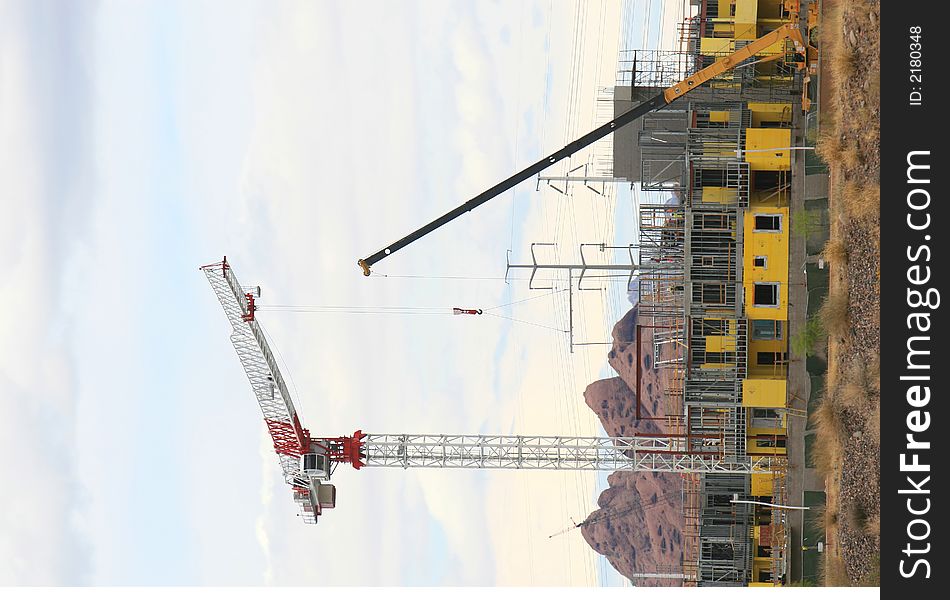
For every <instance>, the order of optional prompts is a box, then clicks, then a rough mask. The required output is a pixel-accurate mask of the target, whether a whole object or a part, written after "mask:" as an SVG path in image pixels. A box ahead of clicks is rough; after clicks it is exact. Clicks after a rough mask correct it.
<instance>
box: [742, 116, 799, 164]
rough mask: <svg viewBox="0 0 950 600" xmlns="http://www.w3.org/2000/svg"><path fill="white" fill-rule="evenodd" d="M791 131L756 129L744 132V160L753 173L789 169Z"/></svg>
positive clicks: (752, 128) (751, 128)
mask: <svg viewBox="0 0 950 600" xmlns="http://www.w3.org/2000/svg"><path fill="white" fill-rule="evenodd" d="M791 145H792V131H791V130H790V129H757V128H754V127H750V128H749V129H746V131H745V150H746V151H745V153H744V155H745V159H746V161H747V162H748V163H749V168H750V169H752V170H753V171H788V170H789V169H790V168H791V164H792V163H791V151H790V150H789V149H788V148H789V147H790V146H791Z"/></svg>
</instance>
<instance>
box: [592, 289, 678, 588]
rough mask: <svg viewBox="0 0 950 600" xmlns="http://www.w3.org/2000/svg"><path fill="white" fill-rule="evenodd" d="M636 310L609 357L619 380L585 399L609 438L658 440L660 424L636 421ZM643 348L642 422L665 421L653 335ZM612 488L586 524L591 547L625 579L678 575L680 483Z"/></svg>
mask: <svg viewBox="0 0 950 600" xmlns="http://www.w3.org/2000/svg"><path fill="white" fill-rule="evenodd" d="M636 323H637V309H636V308H633V309H631V310H630V311H629V312H628V313H627V314H626V315H625V316H624V317H623V318H622V319H621V320H620V321H618V322H617V324H616V325H615V326H614V330H613V340H614V343H613V348H612V349H611V351H610V353H609V354H608V359H609V363H610V366H611V367H613V369H614V370H615V371H616V372H617V374H618V376H617V377H611V378H610V379H602V380H600V381H595V382H594V383H592V384H590V385H589V386H588V387H587V390H586V391H585V392H584V399H585V401H586V402H587V405H588V406H589V407H590V408H591V410H593V411H594V412H595V413H597V416H598V417H599V418H600V422H601V423H602V424H603V426H604V429H605V430H606V431H607V433H608V435H611V436H623V435H631V434H632V433H633V432H634V431H636V432H638V433H659V432H661V431H662V430H663V429H662V424H663V423H662V421H650V420H645V419H641V420H639V421H638V420H637V419H636V392H635V390H636V385H637V379H636V376H637V368H636V367H637V366H636V364H635V362H636V344H635V343H634V337H635V335H636ZM643 336H644V339H643V344H642V345H641V360H642V361H643V371H642V373H641V392H642V394H643V396H644V397H643V399H642V400H643V403H642V405H641V416H642V417H651V416H655V415H657V414H663V413H662V411H663V404H662V400H661V397H662V390H661V382H660V378H659V377H658V375H659V371H658V370H657V369H656V368H655V365H654V364H653V359H654V357H653V356H652V354H651V352H650V351H649V349H650V348H651V347H652V344H651V343H650V340H651V339H652V330H650V329H644V330H643ZM607 482H608V483H609V485H610V487H608V488H607V489H606V490H604V491H603V492H602V493H601V495H600V498H598V500H597V504H598V506H600V508H599V509H597V510H595V511H594V512H593V513H591V514H590V516H589V517H588V518H587V519H586V520H585V521H584V524H583V525H582V526H581V532H582V533H583V535H584V539H585V540H587V543H588V544H590V546H591V548H593V549H594V551H596V552H598V553H599V554H602V555H604V556H605V557H606V558H607V560H608V561H610V564H611V565H613V566H614V568H615V569H617V571H619V572H620V573H621V574H622V575H624V576H625V577H631V576H632V575H633V574H634V573H651V572H670V571H672V572H681V566H680V565H681V561H682V558H683V539H682V529H683V509H682V500H681V494H680V491H681V489H682V482H681V480H680V478H679V476H677V475H673V474H669V473H633V472H616V473H612V474H611V475H610V477H608V478H607ZM636 583H637V585H648V586H662V585H680V582H679V581H677V580H663V579H637V580H636Z"/></svg>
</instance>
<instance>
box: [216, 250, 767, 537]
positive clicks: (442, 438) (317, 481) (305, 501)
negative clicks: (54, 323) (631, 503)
mask: <svg viewBox="0 0 950 600" xmlns="http://www.w3.org/2000/svg"><path fill="white" fill-rule="evenodd" d="M201 271H202V272H203V273H204V274H205V276H206V277H207V279H208V281H209V283H210V284H211V288H212V289H213V290H214V292H215V295H216V296H217V298H218V301H219V302H220V303H221V306H222V307H223V308H224V312H225V315H226V316H227V317H228V322H229V323H230V325H231V343H232V345H233V346H234V349H235V351H236V352H237V355H238V358H239V359H240V361H241V365H242V366H243V367H244V371H245V373H246V374H247V378H248V381H249V382H250V384H251V388H252V389H253V391H254V395H255V397H256V398H257V402H258V404H259V405H260V407H261V412H262V413H263V415H264V423H265V425H266V426H267V430H268V432H269V433H270V436H271V439H272V440H273V444H274V450H275V452H276V453H277V458H278V460H279V462H280V466H281V469H282V470H283V473H284V479H285V481H286V483H288V484H289V485H290V486H291V488H292V491H293V498H294V501H295V502H296V503H297V505H298V507H299V509H300V514H301V516H302V517H303V519H304V521H306V522H308V523H316V522H317V517H318V516H319V515H321V514H322V512H323V510H324V509H327V508H333V507H334V506H335V505H336V487H335V486H334V485H333V484H331V483H329V482H330V477H331V475H332V474H333V472H334V470H335V468H336V467H337V466H338V465H339V464H342V463H349V464H350V465H352V466H353V467H354V468H355V469H357V470H359V469H362V468H364V467H397V468H402V469H409V468H441V469H525V470H553V471H564V470H588V471H654V472H670V473H753V472H771V471H773V470H774V469H775V468H776V467H778V466H779V462H778V461H780V460H781V459H776V458H772V457H769V456H741V457H736V456H727V455H724V454H723V453H722V450H721V449H722V448H724V447H725V445H724V444H723V443H722V440H721V439H720V438H718V437H717V436H715V435H710V434H706V435H689V434H681V435H664V434H660V435H634V436H628V437H571V436H525V435H432V434H371V433H363V432H362V431H360V430H357V431H356V432H354V433H353V434H352V435H344V436H336V437H326V436H314V435H311V433H310V431H309V430H307V429H305V428H304V427H303V426H302V425H301V422H300V418H299V417H298V415H297V410H296V408H295V407H294V403H293V400H292V398H291V395H290V392H289V390H288V389H287V385H286V383H285V382H284V378H283V376H282V375H281V373H280V369H279V368H278V366H277V362H276V361H275V360H274V355H273V352H272V351H271V349H270V345H269V344H268V342H267V338H266V336H265V335H264V331H263V329H261V326H260V324H259V323H258V322H257V315H256V299H257V298H259V297H260V288H245V287H242V286H241V284H240V283H239V282H238V279H237V277H236V276H235V274H234V270H233V269H232V268H231V265H230V264H229V263H228V260H227V257H225V258H224V259H223V260H222V261H220V262H216V263H212V264H208V265H205V266H203V267H201Z"/></svg>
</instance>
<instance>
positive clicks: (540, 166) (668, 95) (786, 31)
mask: <svg viewBox="0 0 950 600" xmlns="http://www.w3.org/2000/svg"><path fill="white" fill-rule="evenodd" d="M795 21H797V19H793V22H792V23H788V24H785V25H783V26H781V27H779V28H778V29H776V30H774V31H771V32H769V33H767V34H765V35H763V36H762V37H760V38H758V39H757V40H754V41H752V42H750V43H749V44H747V45H746V46H743V47H742V48H740V49H738V50H736V51H735V52H733V53H732V54H730V55H729V56H726V57H724V58H721V59H719V60H718V61H716V62H715V63H713V64H711V65H709V66H708V67H706V68H704V69H700V70H699V71H697V72H696V73H694V74H692V75H690V76H689V77H687V78H686V79H684V80H682V81H680V82H678V83H674V84H673V85H671V86H670V87H668V88H666V89H665V90H663V92H662V93H660V94H658V95H657V96H655V97H653V98H651V99H649V100H647V101H646V102H643V103H641V104H638V105H637V106H635V107H633V108H631V109H630V110H628V111H627V112H625V113H623V114H621V115H620V116H618V117H617V118H615V119H614V120H612V121H610V122H608V123H604V124H603V125H601V126H600V127H598V128H597V129H595V130H593V131H591V132H590V133H588V134H586V135H584V136H582V137H580V138H578V139H576V140H574V141H573V142H571V143H570V144H568V145H566V146H564V147H563V148H561V149H560V150H558V151H557V152H555V153H554V154H551V155H550V156H547V157H545V158H542V159H541V160H539V161H538V162H536V163H534V164H533V165H531V166H530V167H527V168H525V169H523V170H521V171H519V172H518V173H515V174H514V175H512V176H511V177H509V178H508V179H505V180H504V181H502V182H500V183H497V184H495V185H493V186H492V187H490V188H488V189H487V190H485V191H484V192H482V193H481V194H479V195H477V196H475V197H474V198H472V199H471V200H469V201H468V202H466V203H465V204H462V205H461V206H459V207H457V208H454V209H452V210H451V211H449V212H447V213H445V214H444V215H442V216H441V217H439V218H438V219H436V220H434V221H432V222H430V223H428V224H426V225H423V226H422V227H420V228H419V229H417V230H415V231H413V232H412V233H410V234H409V235H407V236H406V237H404V238H402V239H399V240H397V241H395V242H393V243H392V244H390V245H388V246H386V247H385V248H383V249H382V250H380V251H379V252H377V253H375V254H372V255H370V256H367V257H366V258H362V259H360V260H358V261H357V264H358V265H359V266H360V268H362V269H363V275H366V276H367V277H368V276H369V275H370V271H371V269H372V267H373V266H374V265H375V264H376V263H378V262H379V261H381V260H382V259H384V258H386V257H387V256H389V255H390V254H392V253H394V252H396V251H398V250H401V249H402V248H405V247H406V246H408V245H409V244H411V243H413V242H415V241H416V240H418V239H419V238H421V237H423V236H425V235H427V234H429V233H432V232H433V231H435V230H436V229H438V228H440V227H442V226H443V225H445V224H447V223H449V222H450V221H453V220H455V219H457V218H458V217H460V216H462V215H463V214H465V213H467V212H468V211H470V210H473V209H475V208H478V207H479V206H481V205H482V204H485V203H486V202H488V201H489V200H491V199H492V198H495V197H497V196H499V195H501V194H503V193H505V192H506V191H508V190H510V189H511V188H513V187H515V186H516V185H518V184H519V183H521V182H522V181H525V180H527V179H529V178H531V177H533V176H535V175H537V174H539V173H540V172H541V171H543V170H544V169H546V168H547V167H550V166H551V165H553V164H555V163H557V162H559V161H561V160H563V159H565V158H567V157H569V156H571V155H572V154H574V153H575V152H577V151H579V150H582V149H584V148H586V147H587V146H590V145H591V144H593V143H594V142H596V141H597V140H599V139H601V138H604V137H606V136H608V135H610V134H611V133H613V132H614V131H616V130H618V129H620V128H621V127H623V126H624V125H629V124H630V123H633V122H634V121H636V120H637V119H639V118H640V117H642V116H643V115H645V114H647V113H649V112H652V111H654V110H658V109H660V108H663V107H664V106H667V105H669V104H670V103H671V102H673V101H674V100H676V99H677V98H681V97H682V96H685V95H686V94H688V93H689V92H691V91H692V90H695V89H696V88H698V87H700V86H702V85H703V84H704V83H706V82H707V81H709V80H710V79H713V78H715V77H717V76H719V75H722V74H723V73H725V72H727V71H730V70H732V69H734V68H735V67H736V66H738V65H739V64H741V63H742V62H743V61H744V60H746V59H748V58H751V57H753V56H755V55H756V54H759V53H760V52H762V51H763V50H765V49H767V48H768V47H769V46H772V45H773V44H776V43H778V42H781V41H784V40H791V41H792V42H793V44H794V45H795V50H796V52H797V53H800V54H806V43H805V40H804V38H803V37H802V34H801V31H799V29H798V24H797V23H796V22H795ZM796 67H797V68H799V69H801V68H803V67H804V63H796Z"/></svg>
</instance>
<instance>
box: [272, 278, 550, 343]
mask: <svg viewBox="0 0 950 600" xmlns="http://www.w3.org/2000/svg"><path fill="white" fill-rule="evenodd" d="M566 291H568V290H566V289H564V290H558V289H555V290H552V291H550V292H548V293H546V294H538V295H536V296H531V297H529V298H522V299H521V300H515V301H512V302H507V303H504V304H499V305H497V306H493V307H491V308H488V309H481V308H459V307H452V308H446V307H442V306H347V305H318V304H261V305H258V306H257V307H256V310H257V311H268V312H294V313H325V314H351V315H454V316H481V315H486V316H490V317H497V318H499V319H506V320H509V321H513V322H515V323H522V324H525V325H532V326H534V327H541V328H544V329H551V330H554V331H559V332H562V333H566V331H565V330H563V329H560V328H557V327H551V326H550V325H544V324H542V323H534V322H531V321H526V320H524V319H517V318H515V317H512V316H510V315H503V314H500V313H498V312H495V311H498V310H499V309H502V308H507V307H509V306H513V305H515V304H521V303H523V302H530V301H532V300H537V299H539V298H545V297H547V296H551V295H553V294H559V293H563V292H566Z"/></svg>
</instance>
